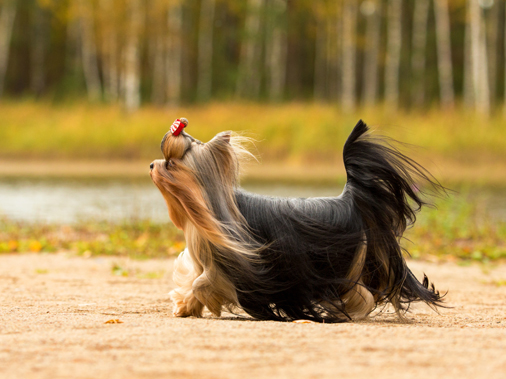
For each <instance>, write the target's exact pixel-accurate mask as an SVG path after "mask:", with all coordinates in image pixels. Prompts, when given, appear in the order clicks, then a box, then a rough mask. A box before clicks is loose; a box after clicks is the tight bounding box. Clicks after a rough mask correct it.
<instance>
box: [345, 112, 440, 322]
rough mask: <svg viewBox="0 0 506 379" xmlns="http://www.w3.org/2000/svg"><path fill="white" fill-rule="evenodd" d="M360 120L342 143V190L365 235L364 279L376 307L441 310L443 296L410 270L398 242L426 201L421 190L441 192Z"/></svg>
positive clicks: (418, 167) (419, 169) (437, 185)
mask: <svg viewBox="0 0 506 379" xmlns="http://www.w3.org/2000/svg"><path fill="white" fill-rule="evenodd" d="M368 131H369V128H368V127H367V125H366V124H365V123H363V122H362V120H360V121H359V122H358V124H357V125H356V126H355V128H354V129H353V131H352V132H351V134H350V136H349V137H348V140H347V141H346V144H345V145H344V151H343V156H344V165H345V168H346V173H347V176H348V180H347V184H346V189H345V192H348V195H351V196H350V197H351V201H352V202H353V206H354V207H355V208H356V209H357V211H358V213H359V214H360V215H361V218H362V223H363V229H364V233H365V236H366V242H365V243H366V246H367V251H366V257H365V259H364V260H363V262H364V263H363V272H362V281H363V282H364V284H365V287H366V288H367V289H368V290H369V291H371V292H372V294H373V295H374V297H375V300H376V302H377V303H381V302H383V301H390V302H391V303H392V304H393V305H394V307H395V308H396V310H397V311H398V312H399V311H401V310H405V309H407V308H408V307H409V304H410V303H411V302H414V301H424V302H426V303H427V304H429V305H430V306H432V307H436V306H441V298H442V296H441V295H440V294H439V292H438V291H436V290H435V288H434V285H431V286H429V281H428V279H427V277H424V280H423V283H420V282H419V281H418V280H417V278H416V277H415V276H414V275H413V273H412V272H411V271H410V270H409V268H408V267H407V265H406V262H405V260H404V257H403V249H402V248H401V246H400V244H399V242H400V239H401V237H402V235H403V233H404V231H405V230H406V228H407V227H408V226H410V225H411V224H413V223H414V222H415V220H416V213H417V212H418V211H419V210H420V208H421V207H422V206H423V205H426V202H425V201H424V200H423V199H422V197H421V196H422V192H421V186H422V185H429V186H430V187H432V189H434V190H435V191H436V192H440V191H444V188H443V187H442V186H441V185H440V184H439V183H438V182H437V181H435V180H434V179H432V177H431V176H430V174H429V173H428V172H427V171H426V170H425V169H424V168H423V167H422V166H420V165H419V164H417V163H416V162H415V161H413V160H411V159H410V158H408V157H406V156H405V155H403V154H402V153H401V152H400V151H399V150H397V149H396V148H395V147H394V146H392V144H391V143H389V141H388V140H386V139H384V138H378V137H372V136H371V135H370V134H369V133H368Z"/></svg>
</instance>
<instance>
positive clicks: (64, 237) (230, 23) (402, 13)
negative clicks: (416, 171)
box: [0, 0, 506, 260]
mask: <svg viewBox="0 0 506 379" xmlns="http://www.w3.org/2000/svg"><path fill="white" fill-rule="evenodd" d="M505 21H506V4H505V0H184V1H181V0H0V252H2V251H7V252H8V251H27V250H31V251H55V250H60V249H70V250H73V251H77V252H78V253H81V254H84V255H89V254H118V253H120V254H123V253H125V254H134V255H135V254H137V255H139V254H140V255H144V256H146V255H147V256H153V254H155V255H156V254H162V255H163V254H166V253H167V251H169V252H171V254H172V253H175V252H177V251H180V249H181V248H182V246H183V245H184V244H183V245H181V244H182V241H183V239H182V236H181V234H178V232H176V231H175V230H174V229H173V228H172V229H167V228H164V227H161V226H160V225H161V224H160V221H161V220H163V222H166V221H167V215H166V210H165V205H164V204H163V200H162V198H161V196H160V194H159V193H157V192H156V189H155V188H154V186H153V185H152V184H151V183H150V180H149V176H148V166H149V163H150V162H151V161H152V160H153V159H155V158H158V157H160V152H159V142H160V140H161V138H162V136H163V135H164V134H165V132H166V131H167V130H168V129H169V127H170V124H171V123H172V122H173V120H174V119H175V118H178V117H183V116H184V117H187V118H188V119H189V121H190V125H189V128H188V132H189V133H190V134H192V135H194V136H195V137H196V138H198V139H201V140H203V141H207V140H208V139H210V138H212V137H213V135H214V134H216V133H217V132H220V131H223V130H235V131H239V132H245V133H246V134H247V135H250V136H252V137H254V138H255V139H257V140H258V141H259V142H258V144H257V151H256V152H257V153H258V155H259V156H260V157H261V159H262V165H257V166H252V167H250V168H249V169H248V170H247V171H246V174H245V181H244V183H246V185H248V183H250V185H251V183H260V182H262V183H264V185H263V187H261V188H260V187H250V188H251V189H253V190H257V191H258V192H261V193H266V194H275V195H284V196H294V195H301V196H328V195H337V194H338V193H339V191H340V188H339V186H342V184H343V183H344V180H345V173H344V169H343V167H342V157H341V154H342V146H343V144H344V141H345V140H346V137H347V136H348V134H349V132H350V131H351V129H352V127H353V125H354V124H355V123H356V122H357V120H358V119H359V118H362V119H364V120H365V121H366V122H367V123H369V124H371V125H372V126H374V127H375V129H378V130H379V132H380V133H381V134H384V135H387V136H389V137H393V138H395V139H398V140H400V141H403V142H407V143H411V144H414V145H417V146H421V147H422V148H423V149H413V148H408V149H407V152H408V155H410V156H414V157H415V158H416V159H418V160H420V162H421V163H423V164H424V165H426V166H427V167H428V168H429V169H430V170H431V171H433V172H434V174H435V175H436V177H437V178H438V179H440V180H441V181H442V183H443V184H444V185H446V186H448V187H452V188H457V189H458V190H459V191H461V195H459V196H456V197H449V198H447V199H446V200H441V201H442V203H441V204H440V211H435V210H434V211H431V212H429V213H422V215H425V216H423V217H422V218H421V220H420V222H419V224H420V225H421V226H420V227H419V228H418V229H416V228H415V230H416V232H415V233H417V234H412V235H411V237H410V238H412V240H413V241H414V245H415V248H414V249H411V251H412V252H414V255H415V256H427V255H430V254H432V255H437V256H450V257H455V256H458V257H460V258H462V259H476V260H488V259H492V260H494V259H504V258H506V190H505V188H506V27H505V24H506V22H505ZM76 177H79V178H80V179H79V181H78V182H77V185H75V183H74V182H72V183H71V181H72V180H74V179H75V178H76ZM97 177H100V178H102V179H101V180H109V179H110V178H112V177H113V178H116V179H118V180H120V181H119V182H117V181H115V182H104V181H102V182H100V183H99V182H97V181H96V179H97ZM125 177H128V178H130V179H132V178H134V179H132V180H134V182H135V183H133V182H130V181H128V182H125V181H124V180H125ZM27 178H28V179H27ZM48 178H53V179H54V178H58V181H57V182H54V181H48ZM104 178H105V179H104ZM130 179H128V180H130ZM280 182H283V183H285V184H286V183H288V184H290V185H293V184H297V185H299V184H301V183H302V184H304V185H309V186H310V187H306V188H305V189H300V188H298V187H297V188H296V187H294V186H288V187H282V188H281V190H279V191H278V189H279V188H280V187H278V185H279V183H280ZM73 183H74V184H73ZM139 186H140V187H139ZM329 186H330V187H329ZM76 194H79V195H76ZM103 194H108V195H107V196H106V197H103ZM101 196H102V197H101ZM104 196H105V195H104ZM135 196H136V197H135ZM97 204H98V205H97ZM125 210H126V211H125ZM146 210H147V211H146ZM79 212H83V213H82V214H81V213H79ZM150 212H151V213H150ZM157 212H158V213H157ZM162 213H163V217H162V216H161V214H162ZM83 214H84V215H85V216H86V217H85V218H86V219H87V220H89V219H95V221H97V220H98V221H97V222H98V224H97V223H96V222H92V223H87V222H81V221H80V220H81V219H80V217H81V216H82V215H83ZM2 215H4V216H5V217H3V218H2ZM81 218H82V217H81ZM141 219H142V220H141ZM100 220H102V221H103V220H107V221H108V222H109V221H111V220H115V221H117V222H122V221H128V225H126V226H125V225H123V226H121V225H120V226H118V225H116V226H115V225H110V224H108V223H102V221H100ZM146 220H147V221H146ZM30 221H32V223H29V222H30ZM49 221H50V222H51V223H52V224H51V225H52V226H47V225H46V223H47V222H49ZM67 224H68V225H72V226H70V227H69V226H68V225H67ZM30 225H31V226H30ZM62 225H64V226H62ZM174 246H176V247H174ZM171 249H172V250H171Z"/></svg>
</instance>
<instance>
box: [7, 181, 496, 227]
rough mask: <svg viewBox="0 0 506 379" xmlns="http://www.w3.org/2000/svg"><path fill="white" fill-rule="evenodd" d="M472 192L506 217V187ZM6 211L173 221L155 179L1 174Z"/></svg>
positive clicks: (282, 187)
mask: <svg viewBox="0 0 506 379" xmlns="http://www.w3.org/2000/svg"><path fill="white" fill-rule="evenodd" d="M244 188H245V189H246V190H248V191H251V192H255V193H259V194H263V195H272V196H290V197H311V196H337V195H339V194H340V193H341V191H342V187H340V186H338V185H335V186H331V185H318V186H311V185H294V184H282V183H268V184H266V183H261V184H260V183H258V184H255V183H247V184H246V185H245V186H244ZM466 193H467V195H466V196H467V197H468V198H469V201H473V197H474V196H477V195H479V196H480V198H485V199H486V201H485V202H484V204H485V207H486V208H487V211H488V214H490V215H491V216H492V217H494V218H496V219H498V220H504V221H506V191H504V190H498V189H481V190H472V191H471V192H468V191H466ZM469 193H471V195H469ZM452 196H459V194H458V193H456V194H454V195H452ZM0 216H4V217H8V218H9V219H13V220H19V221H27V222H48V223H76V222H79V221H83V220H90V219H92V220H95V221H97V220H105V221H110V222H121V221H123V220H125V219H132V218H136V219H151V220H154V221H158V222H167V221H169V217H168V214H167V209H166V206H165V202H164V200H163V198H162V195H161V194H160V192H159V191H158V189H157V188H156V187H155V186H154V184H153V183H152V182H151V180H150V179H149V178H146V179H145V180H144V179H114V180H113V179H111V180H108V179H100V180H97V179H82V178H79V179H43V178H41V179H0Z"/></svg>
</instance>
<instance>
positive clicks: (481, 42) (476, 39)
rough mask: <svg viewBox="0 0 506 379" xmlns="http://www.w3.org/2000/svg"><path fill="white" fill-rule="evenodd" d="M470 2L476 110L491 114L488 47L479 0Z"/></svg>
mask: <svg viewBox="0 0 506 379" xmlns="http://www.w3.org/2000/svg"><path fill="white" fill-rule="evenodd" d="M469 1H470V7H469V11H470V16H471V49H472V57H473V63H472V65H473V87H474V99H475V104H476V109H477V111H478V112H480V113H482V114H485V115H488V114H489V113H490V92H489V85H488V63H487V60H488V59H487V45H486V40H485V28H484V25H483V20H482V18H483V17H482V14H481V9H480V5H479V0H469Z"/></svg>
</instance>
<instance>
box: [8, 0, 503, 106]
mask: <svg viewBox="0 0 506 379" xmlns="http://www.w3.org/2000/svg"><path fill="white" fill-rule="evenodd" d="M505 15H506V7H505V3H504V1H503V0H363V1H360V0H311V1H306V0H186V1H177V0H2V1H1V7H0V94H3V96H4V97H7V98H11V99H14V98H26V97H32V98H36V99H37V98H46V99H51V100H55V101H58V100H65V99H68V98H69V97H71V98H79V97H82V96H86V97H87V98H88V99H89V100H90V101H92V102H109V103H117V102H120V103H121V104H123V105H124V107H125V108H126V109H127V110H129V111H133V110H135V109H137V108H138V107H139V106H140V105H141V104H147V103H150V104H156V105H163V104H167V105H172V106H176V105H179V104H181V103H184V104H187V103H193V102H205V101H209V100H210V99H212V100H219V101H228V100H231V99H234V100H236V99H247V100H253V101H263V102H282V101H293V100H298V101H312V100H316V101H322V102H332V103H336V102H337V103H339V104H340V105H341V107H342V108H343V109H344V110H347V111H351V110H353V109H354V108H356V107H359V106H362V105H367V106H373V105H375V104H377V103H386V104H387V105H388V106H389V107H391V108H393V109H397V108H405V109H411V108H426V107H431V106H436V105H437V106H438V107H441V108H451V107H453V106H455V104H456V103H457V104H465V106H466V107H472V108H475V109H476V110H478V111H479V112H481V113H484V114H489V113H490V112H492V111H494V110H496V109H498V108H500V107H504V104H506V97H505V96H504V93H505V84H504V83H505V80H506V76H505V74H504V72H505V66H506V54H505V53H506V50H505V48H504V46H505V43H506V39H505V35H506V30H505V27H504V25H505V17H506V16H505Z"/></svg>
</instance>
